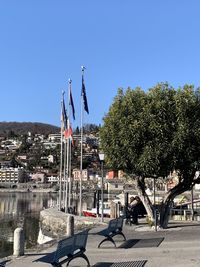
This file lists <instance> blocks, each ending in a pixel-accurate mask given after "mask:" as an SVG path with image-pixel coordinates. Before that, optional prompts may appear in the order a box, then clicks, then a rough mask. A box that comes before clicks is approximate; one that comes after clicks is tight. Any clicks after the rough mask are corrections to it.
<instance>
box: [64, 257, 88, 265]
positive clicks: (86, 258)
mask: <svg viewBox="0 0 200 267" xmlns="http://www.w3.org/2000/svg"><path fill="white" fill-rule="evenodd" d="M78 257H81V258H83V259H85V260H86V261H87V267H90V262H89V260H88V257H87V256H86V255H85V254H81V255H77V256H74V257H73V258H71V259H70V260H69V261H68V262H67V265H66V266H69V263H70V261H72V260H73V259H75V258H78Z"/></svg>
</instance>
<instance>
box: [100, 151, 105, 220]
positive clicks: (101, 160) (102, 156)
mask: <svg viewBox="0 0 200 267" xmlns="http://www.w3.org/2000/svg"><path fill="white" fill-rule="evenodd" d="M99 160H100V162H101V221H102V222H103V162H104V153H99Z"/></svg>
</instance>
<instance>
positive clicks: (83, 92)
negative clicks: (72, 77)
mask: <svg viewBox="0 0 200 267" xmlns="http://www.w3.org/2000/svg"><path fill="white" fill-rule="evenodd" d="M81 95H82V97H83V104H84V109H85V111H86V112H87V113H88V114H89V109H88V103H87V97H86V90H85V83H84V78H83V76H82V92H81Z"/></svg>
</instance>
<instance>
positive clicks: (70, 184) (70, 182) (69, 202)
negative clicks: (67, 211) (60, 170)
mask: <svg viewBox="0 0 200 267" xmlns="http://www.w3.org/2000/svg"><path fill="white" fill-rule="evenodd" d="M71 148H72V142H71V140H69V195H68V205H69V207H71V196H72V194H71V191H72V181H71V163H72V161H71V159H72V157H71V153H72V150H71Z"/></svg>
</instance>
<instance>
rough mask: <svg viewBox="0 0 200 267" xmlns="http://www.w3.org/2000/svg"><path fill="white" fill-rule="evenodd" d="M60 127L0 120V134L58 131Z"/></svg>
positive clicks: (12, 134) (11, 134)
mask: <svg viewBox="0 0 200 267" xmlns="http://www.w3.org/2000/svg"><path fill="white" fill-rule="evenodd" d="M59 131H60V128H59V127H57V126H54V125H50V124H45V123H39V122H0V136H6V137H7V136H15V135H25V134H28V133H29V132H31V133H32V134H50V133H58V132H59Z"/></svg>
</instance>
